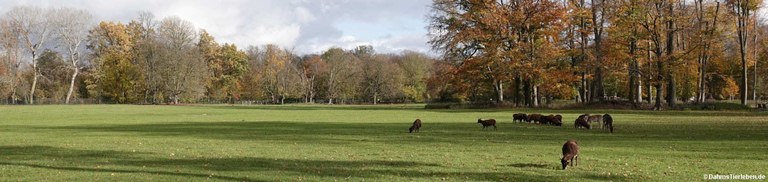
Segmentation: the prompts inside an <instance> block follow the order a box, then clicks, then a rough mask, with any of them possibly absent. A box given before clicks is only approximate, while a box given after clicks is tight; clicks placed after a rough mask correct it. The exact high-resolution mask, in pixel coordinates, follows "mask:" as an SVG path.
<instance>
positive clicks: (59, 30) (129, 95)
mask: <svg viewBox="0 0 768 182" xmlns="http://www.w3.org/2000/svg"><path fill="white" fill-rule="evenodd" d="M0 51H2V52H0V60H2V61H1V62H0V83H2V84H0V85H1V86H0V97H1V98H4V100H6V101H8V103H27V104H34V103H35V101H36V100H39V99H46V100H53V101H54V103H70V102H73V101H77V100H86V99H89V100H95V101H98V103H120V104H123V103H130V104H164V103H171V104H178V103H198V102H205V103H234V102H237V101H243V100H250V101H255V100H259V101H266V102H267V103H285V102H286V100H290V101H293V102H296V101H299V102H308V103H315V102H323V103H328V104H334V103H360V102H367V103H374V104H376V103H379V102H424V101H425V100H428V99H430V96H429V95H428V94H427V91H426V89H427V88H426V80H427V77H428V76H429V75H430V72H431V70H432V64H433V63H434V62H435V61H434V60H433V58H431V57H429V56H428V55H426V54H424V53H419V52H415V51H403V52H402V53H399V54H381V53H376V52H375V50H374V48H373V47H372V46H358V47H356V48H354V49H350V50H344V49H341V48H330V49H328V50H326V51H324V52H322V53H319V54H308V55H298V54H296V53H294V52H293V51H292V50H290V49H285V48H281V47H279V46H277V45H271V44H269V45H260V46H248V47H246V48H245V49H241V48H238V47H237V46H236V45H234V44H230V43H224V44H221V43H218V42H217V41H216V40H215V38H214V37H213V36H211V35H210V34H209V33H208V32H207V31H205V30H204V29H197V28H196V27H195V26H194V25H193V24H192V23H190V22H189V21H186V20H183V19H181V18H179V17H173V16H171V17H165V18H162V19H156V18H155V17H154V15H152V14H151V13H146V12H143V13H139V14H138V16H137V17H136V18H134V19H133V20H131V21H130V22H127V23H123V22H112V21H101V22H99V23H95V21H94V17H93V16H92V15H91V14H90V13H88V12H87V11H84V10H78V9H73V8H40V7H31V6H19V7H14V8H12V9H11V10H9V11H8V12H6V13H5V14H4V15H3V16H2V17H0Z"/></svg>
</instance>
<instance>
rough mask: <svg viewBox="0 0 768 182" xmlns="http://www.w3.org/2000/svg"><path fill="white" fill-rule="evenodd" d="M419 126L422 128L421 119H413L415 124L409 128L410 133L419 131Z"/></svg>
mask: <svg viewBox="0 0 768 182" xmlns="http://www.w3.org/2000/svg"><path fill="white" fill-rule="evenodd" d="M419 128H421V120H420V119H416V121H413V125H411V128H408V133H413V131H416V132H417V133H418V132H419Z"/></svg>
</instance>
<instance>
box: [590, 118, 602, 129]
mask: <svg viewBox="0 0 768 182" xmlns="http://www.w3.org/2000/svg"><path fill="white" fill-rule="evenodd" d="M592 122H597V124H598V125H597V126H599V127H600V128H602V127H603V126H602V125H601V123H602V122H603V115H590V116H589V117H588V118H587V123H592Z"/></svg>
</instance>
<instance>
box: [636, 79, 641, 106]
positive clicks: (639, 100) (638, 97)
mask: <svg viewBox="0 0 768 182" xmlns="http://www.w3.org/2000/svg"><path fill="white" fill-rule="evenodd" d="M636 96H637V98H636V99H637V102H636V103H641V102H643V80H642V79H641V77H639V76H638V77H637V95H636Z"/></svg>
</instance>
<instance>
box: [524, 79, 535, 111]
mask: <svg viewBox="0 0 768 182" xmlns="http://www.w3.org/2000/svg"><path fill="white" fill-rule="evenodd" d="M524 82H525V84H524V86H523V97H525V99H523V100H524V101H525V105H526V106H528V107H531V106H533V101H532V100H531V97H532V96H531V95H532V94H531V92H532V90H533V88H531V81H530V80H527V79H526V80H525V81H524Z"/></svg>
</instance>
